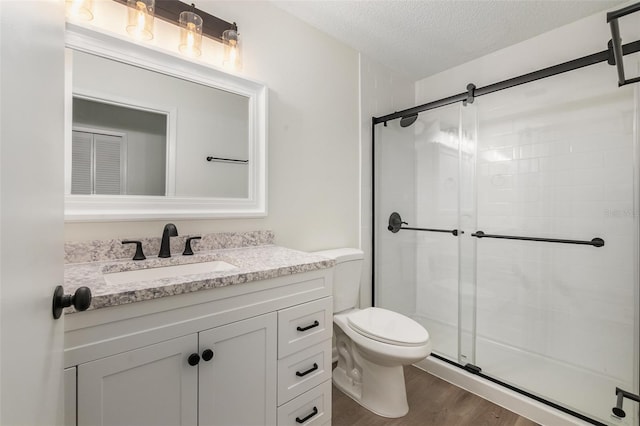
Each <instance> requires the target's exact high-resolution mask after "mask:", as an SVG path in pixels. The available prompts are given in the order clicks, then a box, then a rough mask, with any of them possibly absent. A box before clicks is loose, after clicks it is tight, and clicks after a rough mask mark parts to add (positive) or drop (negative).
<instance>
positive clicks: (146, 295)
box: [64, 245, 335, 313]
mask: <svg viewBox="0 0 640 426" xmlns="http://www.w3.org/2000/svg"><path fill="white" fill-rule="evenodd" d="M213 260H222V261H225V262H227V263H230V264H231V265H234V266H236V267H237V268H235V269H233V270H227V271H219V272H208V273H203V274H191V275H181V276H177V277H171V278H162V279H156V280H149V281H136V282H130V283H126V284H108V283H107V282H106V281H105V279H104V274H105V273H114V272H121V271H132V270H139V269H147V268H157V267H163V266H170V265H180V264H188V263H199V262H208V261H213ZM334 265H335V261H334V260H332V259H327V258H324V257H321V256H317V255H314V254H310V253H305V252H301V251H297V250H292V249H287V248H284V247H279V246H275V245H260V246H253V247H241V248H227V249H218V250H210V251H205V252H199V253H196V254H195V255H193V256H182V255H174V256H172V257H170V258H166V259H159V258H156V257H153V258H148V259H147V260H141V261H133V260H116V261H114V260H108V261H97V262H87V263H68V264H66V265H65V272H64V275H65V278H64V287H65V292H66V293H73V292H74V291H75V290H76V289H77V288H78V287H81V286H87V287H89V288H90V289H91V293H92V296H93V298H92V301H91V306H90V307H89V309H90V310H91V309H100V308H105V307H109V306H117V305H124V304H129V303H134V302H140V301H143V300H152V299H157V298H160V297H166V296H173V295H177V294H185V293H191V292H194V291H200V290H207V289H213V288H219V287H226V286H229V285H236V284H243V283H248V282H252V281H259V280H266V279H270V278H277V277H282V276H286V275H291V274H297V273H301V272H308V271H315V270H318V269H325V268H331V267H332V266H334ZM65 312H66V313H73V312H75V310H74V309H73V307H71V308H67V309H66V310H65Z"/></svg>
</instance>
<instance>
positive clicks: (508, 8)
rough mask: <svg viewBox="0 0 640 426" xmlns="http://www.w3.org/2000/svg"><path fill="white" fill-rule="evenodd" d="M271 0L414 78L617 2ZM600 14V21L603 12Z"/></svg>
mask: <svg viewBox="0 0 640 426" xmlns="http://www.w3.org/2000/svg"><path fill="white" fill-rule="evenodd" d="M272 2H273V3H274V4H275V5H277V6H278V7H280V8H281V9H283V10H285V11H287V12H289V13H291V14H292V15H294V16H297V17H298V18H300V19H302V20H303V21H306V22H307V23H309V24H311V25H312V26H314V27H316V28H318V29H320V30H322V31H324V32H326V33H327V34H329V35H331V36H332V37H334V38H336V39H338V40H341V41H342V42H344V43H346V44H348V45H349V46H351V47H353V48H354V49H356V50H358V51H360V52H362V53H364V54H366V55H367V56H369V57H370V58H372V59H374V60H376V61H378V62H380V63H382V64H384V65H386V66H388V67H389V68H391V69H394V70H397V71H399V72H401V73H403V74H405V75H406V76H408V77H410V78H412V79H414V80H418V79H421V78H425V77H428V76H430V75H433V74H436V73H438V72H440V71H444V70H446V69H449V68H451V67H454V66H456V65H459V64H462V63H465V62H468V61H470V60H472V59H475V58H478V57H481V56H484V55H486V54H488V53H491V52H493V51H496V50H499V49H501V48H504V47H507V46H510V45H512V44H515V43H518V42H520V41H523V40H526V39H528V38H531V37H534V36H536V35H538V34H542V33H544V32H546V31H549V30H551V29H553V28H557V27H560V26H562V25H565V24H568V23H570V22H573V21H576V20H578V19H580V18H583V17H586V16H589V15H591V14H593V13H596V12H600V11H604V10H605V9H606V8H610V7H615V6H618V5H620V4H622V2H620V1H619V0H577V1H576V0H555V1H550V0H546V1H540V0H501V1H497V0H475V1H460V0H455V1H454V0H448V1H446V0H439V1H436V0H423V1H411V0H376V1H372V0H342V1H335V0H333V1H332V0H295V1H286V0H272ZM602 19H603V23H604V22H605V21H604V19H605V17H604V13H603V16H602ZM559 42H561V41H559Z"/></svg>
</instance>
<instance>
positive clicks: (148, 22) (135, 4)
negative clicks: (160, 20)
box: [127, 0, 155, 40]
mask: <svg viewBox="0 0 640 426" xmlns="http://www.w3.org/2000/svg"><path fill="white" fill-rule="evenodd" d="M127 6H129V10H128V21H127V32H128V33H129V34H131V35H132V36H133V37H135V38H137V39H139V40H151V39H152V38H153V19H154V12H155V0H127Z"/></svg>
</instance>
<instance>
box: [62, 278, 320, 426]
mask: <svg viewBox="0 0 640 426" xmlns="http://www.w3.org/2000/svg"><path fill="white" fill-rule="evenodd" d="M330 272H331V270H330V269H326V270H317V271H312V272H305V273H299V274H293V275H289V276H284V277H279V278H274V279H269V280H264V281H257V282H253V283H246V284H241V285H232V286H228V287H223V288H218V289H213V290H205V291H201V292H194V293H189V294H184V295H176V296H171V297H164V298H160V299H156V300H152V301H147V302H139V303H133V304H128V305H120V306H113V307H109V308H103V309H97V310H94V311H86V312H82V313H74V314H72V315H67V317H66V322H65V328H66V331H65V347H66V349H65V364H66V365H65V367H68V369H67V370H66V374H65V377H66V378H67V386H65V389H66V396H65V398H66V399H67V400H66V407H67V413H66V419H67V424H69V425H78V426H86V425H105V426H106V425H141V426H142V425H220V426H229V425H243V426H250V425H284V424H292V425H296V426H299V425H325V424H329V423H328V422H330V419H331V411H330V410H331V386H330V377H331V356H330V352H331V333H332V297H331V274H330ZM316 324H317V325H316ZM307 327H309V328H307ZM299 330H302V331H299ZM205 352H208V353H205ZM196 358H197V359H196ZM195 361H197V363H196V362H195ZM190 364H195V365H190ZM74 367H75V368H74ZM74 370H75V371H74ZM74 372H75V373H76V374H73V373H74ZM296 373H298V374H296ZM74 379H75V380H77V382H76V386H73V384H72V383H70V382H71V381H73V380H74ZM74 393H75V394H74ZM73 399H75V400H76V401H77V404H73ZM310 414H313V416H311V417H309V418H308V419H307V420H305V421H303V422H302V423H301V422H300V421H296V419H298V420H302V419H305V418H306V417H308V416H309V415H310ZM287 418H288V421H286V419H287Z"/></svg>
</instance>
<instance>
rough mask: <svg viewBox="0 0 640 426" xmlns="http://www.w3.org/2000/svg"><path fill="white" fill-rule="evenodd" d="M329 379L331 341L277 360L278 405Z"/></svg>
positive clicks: (328, 340)
mask: <svg viewBox="0 0 640 426" xmlns="http://www.w3.org/2000/svg"><path fill="white" fill-rule="evenodd" d="M330 378H331V339H327V340H325V341H324V342H322V343H318V344H317V345H313V346H311V347H310V348H307V349H303V350H301V351H300V352H296V353H295V354H293V355H289V356H288V357H286V358H283V359H281V360H278V405H282V404H284V403H285V402H287V401H289V400H291V399H293V398H295V397H296V396H298V395H300V394H301V393H303V392H306V391H308V390H309V389H311V388H313V387H314V386H317V385H319V384H320V383H322V382H324V381H325V380H329V379H330Z"/></svg>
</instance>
